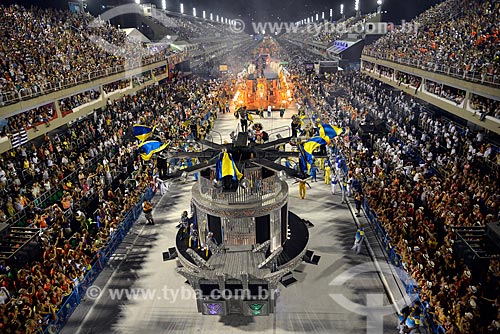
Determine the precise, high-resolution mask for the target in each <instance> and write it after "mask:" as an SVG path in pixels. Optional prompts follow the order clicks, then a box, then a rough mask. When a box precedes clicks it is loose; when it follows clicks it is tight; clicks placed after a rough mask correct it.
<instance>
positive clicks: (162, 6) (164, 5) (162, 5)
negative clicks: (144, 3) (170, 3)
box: [161, 0, 167, 10]
mask: <svg viewBox="0 0 500 334" xmlns="http://www.w3.org/2000/svg"><path fill="white" fill-rule="evenodd" d="M161 9H163V10H165V9H167V0H161Z"/></svg>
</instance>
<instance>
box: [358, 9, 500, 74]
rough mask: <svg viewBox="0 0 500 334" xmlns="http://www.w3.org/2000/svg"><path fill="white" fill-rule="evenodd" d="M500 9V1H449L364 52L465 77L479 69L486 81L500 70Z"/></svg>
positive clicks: (428, 11)
mask: <svg viewBox="0 0 500 334" xmlns="http://www.w3.org/2000/svg"><path fill="white" fill-rule="evenodd" d="M499 13H500V3H499V2H498V1H496V0H486V1H479V0H446V1H444V2H442V3H440V4H438V5H436V6H435V7H433V8H431V9H429V10H427V11H425V12H424V13H422V14H421V15H420V16H418V17H417V18H416V19H415V20H413V21H412V22H410V24H407V25H406V26H402V27H397V28H395V29H393V30H392V31H390V32H389V33H388V34H387V35H386V36H384V37H382V38H380V39H378V40H377V41H376V42H375V43H373V44H372V45H369V46H366V47H365V49H364V51H363V52H364V53H366V54H371V55H373V56H376V57H380V58H384V59H390V60H393V61H404V62H406V63H408V62H409V63H412V64H414V65H416V66H420V67H425V68H426V69H428V70H438V71H443V72H445V73H448V72H450V74H454V75H457V76H460V77H462V76H464V75H466V74H467V75H470V74H475V75H479V76H480V79H481V80H482V79H485V78H486V75H489V76H493V75H498V74H500V73H499V68H500V48H499V45H500V44H499V38H500V36H499V35H498V33H499V32H498V29H499V25H498V22H500V14H499ZM416 31H417V33H415V32H416ZM489 79H491V77H490V78H489Z"/></svg>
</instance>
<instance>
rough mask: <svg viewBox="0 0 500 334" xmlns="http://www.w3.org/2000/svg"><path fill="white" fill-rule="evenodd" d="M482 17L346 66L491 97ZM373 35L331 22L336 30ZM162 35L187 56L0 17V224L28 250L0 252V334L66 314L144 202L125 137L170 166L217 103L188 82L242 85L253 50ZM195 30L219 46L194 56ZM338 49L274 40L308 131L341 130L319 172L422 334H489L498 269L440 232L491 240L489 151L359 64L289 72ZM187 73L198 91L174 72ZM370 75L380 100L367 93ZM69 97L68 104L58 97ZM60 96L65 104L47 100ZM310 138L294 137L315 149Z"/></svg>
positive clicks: (444, 15) (495, 150)
mask: <svg viewBox="0 0 500 334" xmlns="http://www.w3.org/2000/svg"><path fill="white" fill-rule="evenodd" d="M499 13H500V3H499V2H498V1H496V0H485V1H476V0H446V1H444V2H442V3H441V4H439V5H436V6H435V7H433V8H431V9H429V10H427V11H425V12H424V13H422V14H420V15H419V16H418V17H417V18H416V19H415V22H417V23H418V24H419V30H418V33H416V34H415V33H413V34H412V33H410V32H407V31H403V30H398V28H396V29H395V30H393V31H390V32H389V33H388V34H386V35H385V36H383V37H381V38H379V39H378V40H377V41H375V42H374V43H372V44H371V45H367V46H365V48H364V50H363V54H364V55H367V56H371V57H373V58H376V59H377V60H387V61H389V62H393V63H398V64H409V65H411V66H414V67H416V68H418V69H421V70H425V71H431V72H432V71H435V72H439V73H444V74H445V75H447V76H451V77H456V78H460V79H463V80H466V81H472V82H475V83H476V84H479V85H485V86H490V87H491V86H495V85H497V88H498V85H499V80H498V75H500V73H499V69H500V48H499V45H500V44H499V43H498V41H499V40H498V38H499V36H498V29H499V22H500V18H499ZM373 17H374V15H371V14H370V15H366V16H362V17H352V18H347V19H345V24H346V25H347V26H348V27H352V26H354V25H355V24H364V23H366V22H368V21H369V20H371V19H372V18H373ZM171 19H172V21H173V22H175V28H171V29H172V35H177V36H179V38H181V39H183V40H185V41H190V42H191V43H193V44H196V45H197V46H196V48H194V49H193V50H190V51H186V50H184V51H180V50H174V49H173V48H164V49H161V50H160V51H156V52H149V51H148V48H151V46H144V45H142V44H137V43H127V42H126V38H127V37H126V35H125V33H124V32H123V31H122V30H120V29H118V28H117V27H115V26H113V25H111V24H109V23H105V24H102V25H101V26H99V27H98V28H95V27H90V26H89V24H90V23H91V22H92V21H94V20H96V18H95V17H93V16H91V15H90V14H82V13H71V12H69V11H66V10H64V11H63V10H59V9H41V8H36V7H32V8H25V7H23V6H20V5H11V6H4V5H0V25H1V32H0V39H1V42H2V43H1V44H2V48H1V55H2V57H1V58H2V59H1V61H0V64H1V65H0V66H1V74H0V112H1V113H2V114H1V116H2V117H3V118H4V119H5V122H4V123H3V129H2V140H3V141H2V143H7V144H5V145H7V146H2V156H1V161H0V191H1V192H2V196H1V198H0V222H1V223H3V224H7V225H8V226H10V227H12V228H16V227H20V228H26V230H25V231H26V233H28V234H29V233H32V234H30V237H33V238H34V239H29V241H30V244H29V245H28V246H29V247H34V249H35V250H33V249H32V248H29V249H30V250H31V251H29V252H26V250H23V249H22V246H23V244H22V240H27V239H20V240H21V241H20V240H17V241H15V242H12V243H8V244H7V243H3V242H2V246H1V247H0V255H1V259H0V261H1V262H0V263H1V266H0V281H1V286H0V304H1V305H0V319H1V320H0V332H2V333H39V332H44V331H46V330H47V329H48V328H49V326H50V325H51V324H52V323H54V322H57V321H60V320H61V314H65V315H66V314H67V312H66V311H65V310H63V309H62V305H67V304H65V302H66V301H67V299H68V297H69V296H70V295H71V294H72V293H73V292H74V290H75V289H76V288H77V287H78V285H79V284H80V283H81V282H83V281H84V280H85V279H86V278H85V277H86V275H87V273H88V272H89V270H90V268H92V266H94V265H95V264H96V263H97V262H98V261H99V256H100V254H101V252H102V250H103V249H105V248H106V247H107V246H108V244H109V240H111V239H112V238H113V237H114V233H115V232H116V231H117V230H118V229H119V228H120V224H121V222H122V221H123V220H124V219H125V218H126V217H127V215H128V213H129V212H130V211H131V210H132V209H134V207H136V205H137V204H138V203H140V202H141V201H142V199H143V197H144V194H145V193H146V192H147V191H148V189H151V188H154V189H156V188H157V186H158V182H159V181H158V170H157V169H156V168H155V166H154V165H151V164H149V163H148V162H146V161H142V160H141V159H140V158H138V150H137V142H136V141H135V139H134V136H133V133H132V126H133V125H134V124H151V125H155V126H157V130H156V131H157V132H158V133H159V134H160V138H161V139H162V140H164V141H167V140H168V141H170V142H171V143H172V144H171V149H175V150H187V149H189V148H188V145H187V144H186V143H187V142H188V140H191V139H192V138H205V137H207V138H209V137H210V135H211V132H210V131H211V129H212V128H213V124H214V122H216V121H217V116H218V115H219V114H220V113H221V112H223V110H225V108H226V105H227V104H228V103H230V102H231V94H232V93H233V91H232V88H233V86H232V85H233V83H234V79H235V78H236V73H237V71H236V70H234V71H231V70H230V71H229V72H228V73H223V74H221V75H220V76H219V77H207V76H206V75H205V74H207V73H217V72H218V65H219V64H221V63H223V64H228V65H229V67H230V69H231V68H234V69H236V68H238V67H241V66H242V65H243V64H244V63H245V62H246V61H248V59H249V57H247V55H246V54H247V53H249V52H250V51H249V50H251V49H252V48H253V47H254V46H255V45H256V44H254V43H257V42H255V40H254V39H251V38H250V37H249V36H248V35H246V34H245V38H242V37H241V36H240V37H237V38H238V40H239V43H234V42H231V43H229V42H227V44H226V41H224V42H223V43H222V44H224V45H223V46H221V45H220V43H221V42H220V41H219V39H220V37H221V36H222V37H223V38H225V39H227V40H231V39H232V38H236V37H235V35H236V34H234V33H233V32H231V31H229V30H228V29H225V28H223V27H221V25H219V24H215V23H209V22H204V21H199V20H194V19H192V18H187V17H186V18H183V17H178V16H172V17H171ZM207 29H208V30H210V35H211V36H218V38H219V39H217V41H216V40H215V39H214V40H211V39H209V38H206V34H205V33H206V31H207ZM92 36H94V37H95V36H98V37H100V38H102V40H105V41H107V42H109V43H111V44H115V45H126V46H127V48H126V49H124V50H122V51H121V52H123V54H121V55H119V54H113V53H110V52H109V51H107V50H106V49H105V48H102V47H100V46H99V45H98V43H97V44H96V43H95V42H93V38H94V37H92ZM341 38H342V35H341V34H335V33H322V34H319V35H318V34H313V33H311V31H308V30H307V29H299V31H298V32H295V33H287V34H284V35H283V36H281V38H280V37H278V39H277V40H278V42H279V45H280V50H279V56H280V58H281V59H282V60H283V61H284V62H286V63H287V71H288V72H290V73H291V76H292V77H293V78H294V80H293V82H294V84H295V88H294V91H293V94H292V95H293V96H294V98H295V101H297V103H300V105H301V106H302V108H303V111H304V113H308V114H310V115H311V119H313V120H321V122H322V123H329V124H332V125H336V126H338V127H341V128H349V129H351V131H349V132H348V133H347V134H345V135H342V136H338V137H336V138H335V139H334V141H333V143H332V147H333V149H332V152H334V153H333V155H332V157H331V160H332V161H333V162H335V161H343V164H339V165H338V172H339V173H345V177H346V180H349V182H350V184H352V183H356V184H362V192H363V194H364V196H365V199H366V201H365V203H364V208H365V211H366V214H367V215H368V214H371V215H373V216H375V217H376V220H377V222H378V223H379V224H380V227H381V228H382V229H383V230H384V233H385V234H386V238H387V240H389V243H388V245H389V247H390V250H391V251H392V252H393V253H395V254H397V256H398V259H399V260H398V261H399V264H400V265H401V266H402V267H403V268H404V269H405V270H406V272H407V273H409V275H411V277H412V278H413V279H414V280H415V282H416V283H417V284H416V285H415V289H416V291H413V292H416V293H418V296H419V300H420V301H421V303H422V306H421V307H422V312H423V314H424V315H425V320H424V321H423V322H424V323H425V327H426V328H427V330H428V331H429V332H433V333H450V334H451V333H457V334H469V333H474V334H476V333H477V334H486V333H500V297H499V296H500V294H499V288H500V284H499V283H500V282H499V279H500V258H499V257H492V258H491V259H490V261H489V262H488V268H487V269H486V270H483V271H481V272H480V271H478V270H477V268H470V267H469V266H468V265H467V264H466V263H465V262H464V260H463V259H462V258H461V256H460V254H457V253H455V252H454V245H453V244H454V241H455V240H456V236H455V228H456V227H480V226H486V225H487V224H489V223H493V222H498V219H499V214H500V210H499V205H500V189H499V186H500V185H499V180H500V175H499V173H500V168H499V166H500V151H499V147H498V144H499V142H498V141H497V140H498V133H496V134H495V133H493V132H490V131H486V130H483V129H482V128H480V127H478V126H470V124H468V123H466V122H463V121H460V120H459V119H458V118H456V117H445V116H443V115H444V113H443V112H436V110H437V109H436V108H433V107H431V106H430V105H429V104H428V103H426V102H423V101H422V100H419V95H410V94H409V93H406V92H403V91H401V90H398V86H400V87H411V88H412V89H413V90H415V89H417V90H418V89H419V87H420V86H421V82H422V79H421V77H419V76H418V75H412V74H410V73H406V74H405V73H403V72H399V73H397V74H395V73H393V71H394V70H393V69H392V68H386V67H384V66H379V65H375V64H374V63H373V64H372V63H370V62H369V61H368V62H365V63H364V65H363V66H364V68H363V69H362V70H360V69H359V68H358V69H346V70H344V71H339V72H337V73H332V74H326V75H318V74H316V73H311V72H306V71H305V69H304V63H308V62H315V61H319V60H322V59H323V57H324V56H325V54H323V55H321V54H318V53H315V54H311V52H310V51H309V47H314V45H315V44H324V45H326V46H329V45H331V43H333V42H334V41H335V40H339V39H341ZM301 43H302V44H301ZM311 44H313V46H311ZM214 45H215V46H214ZM214 48H220V49H217V50H218V51H217V53H216V56H215V57H207V59H204V58H203V57H202V55H203V54H205V53H206V52H211V51H210V50H212V49H214ZM224 48H230V50H229V51H228V50H225V49H224ZM316 50H317V49H316ZM223 51H225V52H223ZM229 52H230V53H231V57H227V54H228V53H229ZM131 54H132V55H135V56H134V57H132V58H136V59H139V62H138V63H135V64H133V65H132V68H139V70H138V71H137V72H134V74H133V75H131V76H130V77H119V76H117V74H120V73H124V69H125V67H126V66H129V65H130V64H128V65H127V64H126V59H125V58H127V57H129V56H130V55H131ZM190 57H191V58H196V59H197V66H198V69H200V71H202V72H204V73H203V74H204V75H197V74H196V73H195V74H193V73H191V71H186V70H184V69H183V68H182V66H178V64H179V63H182V62H185V61H186V60H188V59H189V58H190ZM151 64H152V65H155V64H157V65H158V66H153V67H151V68H150V67H147V66H148V65H151ZM207 64H210V66H211V69H207V68H208V67H210V66H208V65H207ZM176 65H177V66H176ZM141 67H142V68H141ZM193 67H194V66H193ZM213 68H216V69H217V70H215V71H214V70H213ZM186 72H189V74H187V73H186ZM372 72H373V73H375V72H376V74H377V75H379V76H387V77H389V76H391V77H393V78H394V81H395V82H396V84H395V85H393V86H394V87H391V86H389V85H387V84H385V83H382V82H381V81H379V80H378V79H377V78H376V76H377V75H375V76H374V75H370V73H372ZM112 76H113V77H112ZM111 77H112V78H111ZM106 78H108V79H109V78H111V79H109V80H107V79H106ZM101 79H104V80H103V81H99V84H92V82H93V81H95V82H97V81H96V80H101ZM152 83H154V84H152ZM96 86H100V87H98V88H96ZM424 86H425V87H424V88H423V89H425V90H426V91H427V92H429V93H430V94H432V95H435V96H438V97H440V98H443V99H445V100H448V101H450V102H451V103H452V104H454V105H457V106H459V105H461V104H463V101H464V99H465V98H466V95H467V98H470V108H471V111H476V112H478V113H480V114H485V115H488V116H491V117H493V118H497V119H498V118H500V102H499V99H500V98H499V96H498V95H497V96H490V95H488V96H482V95H480V93H481V92H479V91H474V93H470V94H469V92H465V91H463V90H461V89H460V88H456V87H452V86H448V87H447V86H446V85H445V84H443V83H441V82H433V81H431V80H426V82H425V85H424ZM71 87H77V88H78V89H76V90H75V91H73V93H66V92H68V90H67V89H68V88H71ZM131 90H133V92H132V91H131ZM59 91H60V92H65V93H64V95H57V96H58V97H57V98H55V99H54V98H50V97H49V96H48V94H53V93H54V92H56V93H57V92H59ZM339 91H341V92H342V94H338V92H339ZM124 92H125V93H124ZM419 94H420V93H419ZM40 97H41V98H42V100H36V101H35V99H37V98H40ZM40 101H42V102H40ZM468 101H469V100H468ZM31 102H33V103H32V104H30V103H31ZM25 105H30V107H29V108H26V107H24V106H25ZM6 108H11V109H6ZM12 108H14V109H12ZM3 109H4V110H5V111H3ZM80 111H82V113H81V114H79V112H80ZM87 114H88V115H87ZM80 116H84V117H80ZM66 119H67V121H66ZM370 123H379V124H380V123H382V124H384V130H383V131H381V132H380V133H379V134H378V135H377V136H376V138H372V139H371V140H369V139H368V140H367V137H366V136H363V135H362V134H361V132H360V131H359V129H361V128H362V127H363V126H364V125H366V124H370ZM193 124H194V125H195V126H194V127H193V126H192V125H193ZM316 124H317V123H316V122H310V123H307V122H306V125H305V126H307V127H310V128H311V129H312V131H310V132H311V133H315V132H316V129H315V126H316ZM307 132H309V131H305V133H307ZM23 136H25V137H23ZM19 138H23V139H19ZM14 146H15V147H14ZM176 163H177V164H178V165H179V166H180V165H181V164H182V163H183V162H182V161H177V162H176ZM334 164H335V163H334ZM33 240H36V245H37V246H36V247H35V246H33V243H32V242H31V241H33ZM72 306H74V305H72ZM65 307H66V306H65Z"/></svg>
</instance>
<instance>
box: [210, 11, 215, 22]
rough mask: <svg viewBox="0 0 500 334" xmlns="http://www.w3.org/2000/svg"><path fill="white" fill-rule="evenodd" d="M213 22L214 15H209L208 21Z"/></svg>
mask: <svg viewBox="0 0 500 334" xmlns="http://www.w3.org/2000/svg"><path fill="white" fill-rule="evenodd" d="M213 20H214V14H213V13H210V21H213Z"/></svg>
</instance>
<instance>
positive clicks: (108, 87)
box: [102, 79, 130, 94]
mask: <svg viewBox="0 0 500 334" xmlns="http://www.w3.org/2000/svg"><path fill="white" fill-rule="evenodd" d="M129 86H130V80H128V79H125V80H119V81H114V82H110V83H108V84H105V85H103V86H102V90H103V91H104V93H106V94H109V93H112V92H114V91H116V90H120V89H124V88H127V87H129Z"/></svg>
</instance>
